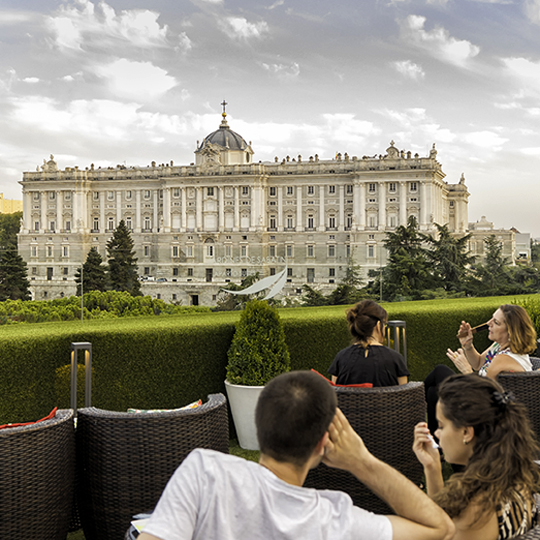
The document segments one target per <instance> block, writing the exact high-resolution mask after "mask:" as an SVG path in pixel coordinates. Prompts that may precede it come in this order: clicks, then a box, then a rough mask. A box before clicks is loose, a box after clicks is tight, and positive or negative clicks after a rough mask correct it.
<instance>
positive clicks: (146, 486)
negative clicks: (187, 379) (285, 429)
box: [76, 394, 229, 540]
mask: <svg viewBox="0 0 540 540" xmlns="http://www.w3.org/2000/svg"><path fill="white" fill-rule="evenodd" d="M208 398H209V399H208V402H206V403H205V404H203V405H202V406H200V407H197V408H196V409H189V410H184V411H168V412H155V413H139V414H132V413H124V412H113V411H104V410H100V409H96V408H94V407H89V408H86V409H79V411H78V421H77V433H76V440H77V472H78V475H79V478H78V484H79V485H78V488H77V489H78V503H79V513H80V517H81V522H82V526H83V530H84V534H85V538H86V540H115V539H117V538H118V539H121V538H123V537H124V533H125V531H126V529H127V528H128V527H129V524H130V521H131V518H132V516H133V515H135V514H138V513H141V512H149V511H152V510H153V509H154V506H155V505H156V503H157V501H158V499H159V497H160V496H161V493H162V491H163V489H164V488H165V485H166V484H167V482H168V480H169V478H170V477H171V476H172V474H173V472H174V471H175V470H176V468H177V467H178V465H180V463H181V462H182V461H183V460H184V458H185V457H186V456H187V455H188V454H189V452H190V451H191V450H193V449H194V448H212V449H214V450H219V451H221V452H224V453H228V452H229V424H228V417H227V401H226V399H225V396H223V394H212V395H210V396H208Z"/></svg>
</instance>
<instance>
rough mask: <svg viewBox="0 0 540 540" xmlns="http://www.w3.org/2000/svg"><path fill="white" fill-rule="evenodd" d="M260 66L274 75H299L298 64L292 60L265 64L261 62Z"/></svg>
mask: <svg viewBox="0 0 540 540" xmlns="http://www.w3.org/2000/svg"><path fill="white" fill-rule="evenodd" d="M261 65H262V67H263V68H264V69H265V70H266V71H269V72H270V73H273V74H274V75H278V76H284V77H298V75H300V65H299V64H298V63H297V62H292V63H291V64H289V65H287V64H266V63H264V62H262V64H261Z"/></svg>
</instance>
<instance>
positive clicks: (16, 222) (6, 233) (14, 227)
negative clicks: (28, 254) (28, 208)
mask: <svg viewBox="0 0 540 540" xmlns="http://www.w3.org/2000/svg"><path fill="white" fill-rule="evenodd" d="M22 216H23V213H22V212H13V214H0V248H4V249H5V248H9V247H15V248H16V247H17V234H18V232H19V229H20V226H21V219H22Z"/></svg>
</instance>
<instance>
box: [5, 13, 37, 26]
mask: <svg viewBox="0 0 540 540" xmlns="http://www.w3.org/2000/svg"><path fill="white" fill-rule="evenodd" d="M33 17H34V16H33V15H32V14H31V13H29V12H26V11H15V10H0V26H9V25H12V24H20V23H23V22H27V21H29V20H31V19H32V18H33Z"/></svg>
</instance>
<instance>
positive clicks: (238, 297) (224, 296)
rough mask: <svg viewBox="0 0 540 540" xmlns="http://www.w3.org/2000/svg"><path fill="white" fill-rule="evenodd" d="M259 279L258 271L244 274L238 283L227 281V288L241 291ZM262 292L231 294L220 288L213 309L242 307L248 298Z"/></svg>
mask: <svg viewBox="0 0 540 540" xmlns="http://www.w3.org/2000/svg"><path fill="white" fill-rule="evenodd" d="M258 280H259V272H256V273H255V274H251V275H249V276H246V277H245V278H244V279H243V280H242V282H241V284H240V285H237V284H236V283H229V284H228V285H227V289H228V290H230V291H242V290H243V289H246V288H247V287H250V286H251V285H253V284H254V283H255V282H256V281H258ZM263 294H264V292H261V293H258V294H256V295H252V294H245V295H242V294H231V293H228V292H226V291H225V290H223V289H221V290H220V291H219V293H218V297H217V302H216V307H215V308H214V311H232V310H234V309H243V308H244V306H245V305H246V303H247V302H249V300H251V298H253V297H258V296H262V295H263Z"/></svg>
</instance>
